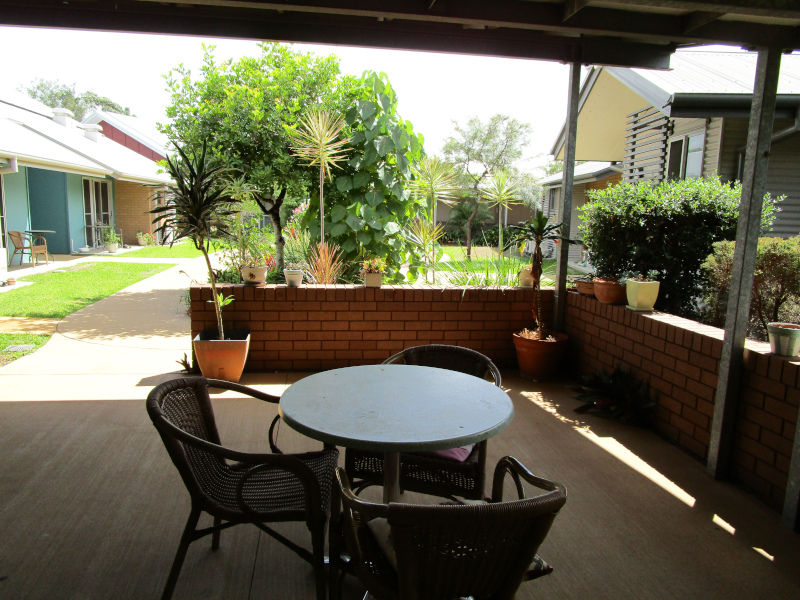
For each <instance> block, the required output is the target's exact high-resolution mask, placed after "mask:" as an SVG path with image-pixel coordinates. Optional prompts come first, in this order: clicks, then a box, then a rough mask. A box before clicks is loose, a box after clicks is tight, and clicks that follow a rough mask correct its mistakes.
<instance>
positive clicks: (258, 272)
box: [239, 265, 267, 285]
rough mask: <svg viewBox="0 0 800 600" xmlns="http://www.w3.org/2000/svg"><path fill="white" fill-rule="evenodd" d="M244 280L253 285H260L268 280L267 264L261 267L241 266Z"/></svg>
mask: <svg viewBox="0 0 800 600" xmlns="http://www.w3.org/2000/svg"><path fill="white" fill-rule="evenodd" d="M239 271H240V272H241V274H242V281H244V282H245V283H249V284H251V285H258V284H260V283H264V282H265V281H266V280H267V266H266V265H263V266H260V267H241V268H240V269H239Z"/></svg>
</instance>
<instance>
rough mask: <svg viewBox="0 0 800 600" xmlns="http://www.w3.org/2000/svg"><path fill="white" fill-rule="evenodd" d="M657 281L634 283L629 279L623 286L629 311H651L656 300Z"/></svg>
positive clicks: (658, 284)
mask: <svg viewBox="0 0 800 600" xmlns="http://www.w3.org/2000/svg"><path fill="white" fill-rule="evenodd" d="M660 286H661V284H660V283H659V282H658V281H635V280H633V279H629V280H628V282H627V283H626V284H625V295H626V296H627V298H628V308H630V309H631V310H653V307H654V306H655V304H656V300H657V299H658V288H659V287H660Z"/></svg>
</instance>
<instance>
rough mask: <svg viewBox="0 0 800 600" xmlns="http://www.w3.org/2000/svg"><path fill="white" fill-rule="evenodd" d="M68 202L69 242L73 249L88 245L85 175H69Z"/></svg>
mask: <svg viewBox="0 0 800 600" xmlns="http://www.w3.org/2000/svg"><path fill="white" fill-rule="evenodd" d="M67 204H68V207H69V243H70V249H71V250H72V251H77V250H78V248H82V247H84V246H85V245H86V228H85V227H84V219H83V176H81V175H73V174H69V175H67Z"/></svg>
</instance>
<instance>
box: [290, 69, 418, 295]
mask: <svg viewBox="0 0 800 600" xmlns="http://www.w3.org/2000/svg"><path fill="white" fill-rule="evenodd" d="M355 98H356V100H355V102H354V103H353V105H352V106H351V107H350V108H349V110H348V111H347V113H346V115H345V121H346V123H347V125H348V126H349V128H350V148H351V151H350V156H351V158H350V160H348V161H347V162H346V163H344V164H343V165H342V173H341V174H340V175H338V176H337V177H336V178H335V181H334V183H333V184H332V185H330V184H326V188H325V198H326V201H327V202H328V204H329V206H330V210H329V211H327V212H326V214H325V232H326V234H327V235H328V236H329V237H330V240H331V241H333V242H334V243H336V244H337V245H338V246H339V247H340V248H341V251H342V256H343V259H344V260H345V261H348V262H356V261H358V260H359V258H360V257H363V256H365V255H372V256H379V257H381V258H383V259H384V260H385V261H386V264H387V267H388V273H389V275H390V276H392V277H393V279H394V281H399V280H401V279H402V278H403V276H402V275H401V273H400V267H401V266H402V265H403V263H406V262H411V263H412V264H413V263H414V262H415V261H414V260H412V257H413V252H414V247H413V245H412V244H410V243H409V242H408V241H407V240H406V239H405V238H404V237H403V236H402V235H401V232H402V231H403V229H405V228H406V226H407V225H408V224H409V223H410V221H411V220H412V219H413V218H414V217H416V216H417V214H418V213H419V204H418V201H417V200H416V199H415V198H413V197H412V196H411V194H409V192H408V190H407V185H408V182H409V180H410V179H411V178H412V172H411V165H412V164H413V163H414V162H415V161H418V160H419V159H420V158H421V156H422V142H423V139H422V136H420V135H418V134H415V133H414V129H413V127H412V125H411V123H409V122H408V121H404V120H403V119H402V118H400V116H399V115H398V114H397V94H396V93H395V91H394V89H393V88H392V86H391V84H390V83H389V80H388V78H387V76H386V74H384V73H381V74H380V75H378V74H376V73H374V72H371V71H368V72H366V73H365V74H364V76H363V77H362V79H361V80H360V84H359V86H358V88H357V90H356V96H355ZM312 177H316V178H317V181H319V180H318V178H319V174H318V173H313V174H312ZM329 219H330V220H329ZM303 224H304V225H306V226H308V228H309V230H310V232H311V235H312V237H314V238H316V239H319V235H320V226H319V195H318V192H317V193H316V195H315V194H314V193H312V196H311V203H310V206H309V208H308V211H307V212H306V214H305V217H304V219H303ZM415 270H416V269H415V267H413V266H412V273H411V274H412V276H413V275H414V274H415V273H414V271H415Z"/></svg>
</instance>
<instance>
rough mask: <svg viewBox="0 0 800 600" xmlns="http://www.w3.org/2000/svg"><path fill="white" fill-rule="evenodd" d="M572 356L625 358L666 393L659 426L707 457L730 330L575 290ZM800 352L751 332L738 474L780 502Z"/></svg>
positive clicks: (584, 363)
mask: <svg viewBox="0 0 800 600" xmlns="http://www.w3.org/2000/svg"><path fill="white" fill-rule="evenodd" d="M566 325H567V333H569V334H570V359H571V360H572V361H574V364H575V366H577V367H578V370H579V371H580V372H582V373H594V372H596V371H598V370H600V369H606V370H611V369H614V368H615V367H616V366H617V365H622V366H623V367H625V368H628V369H631V370H632V371H633V373H634V374H635V375H636V376H637V377H639V378H640V379H642V380H646V381H649V382H650V386H651V388H652V389H654V390H657V391H658V393H659V398H658V408H657V412H656V428H657V429H658V431H659V432H660V433H662V434H663V435H664V436H666V437H667V438H668V439H670V440H671V441H673V442H674V443H675V444H677V445H679V446H681V447H682V448H684V449H686V450H687V451H689V452H690V453H692V454H694V455H695V456H697V457H698V458H700V459H701V460H703V461H705V460H706V456H707V453H708V445H709V438H710V432H711V420H712V417H713V414H714V394H715V391H716V386H717V374H718V371H719V358H720V356H721V353H722V339H723V331H722V330H721V329H718V328H716V327H710V326H707V325H701V324H700V323H696V322H694V321H689V320H687V319H682V318H680V317H675V316H672V315H667V314H662V313H651V314H643V313H635V312H632V311H629V310H626V309H625V307H624V306H609V305H605V304H601V303H600V302H598V301H597V300H595V299H594V298H586V297H583V296H579V295H578V294H575V293H571V294H569V295H568V301H567V317H566ZM799 372H800V359H797V358H795V359H791V360H790V359H786V358H782V357H779V356H775V355H772V354H770V350H769V344H766V343H762V342H754V341H751V340H748V342H747V346H746V349H745V355H744V372H743V373H742V379H741V394H740V405H739V416H738V419H737V422H736V434H735V440H734V444H735V448H734V452H733V457H732V464H731V476H732V478H734V479H735V480H736V481H738V482H739V483H741V484H743V485H744V486H745V487H747V488H748V489H750V490H752V491H753V492H754V493H755V494H756V495H757V496H759V497H760V498H762V499H763V500H765V501H766V502H767V503H768V504H770V505H771V506H773V507H775V508H777V509H780V508H781V507H782V505H783V501H784V495H785V492H786V482H787V479H788V472H789V459H790V456H791V452H792V445H793V443H794V437H795V430H796V427H797V415H798V406H800V389H798V385H799V383H800V382H798V373H799Z"/></svg>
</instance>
